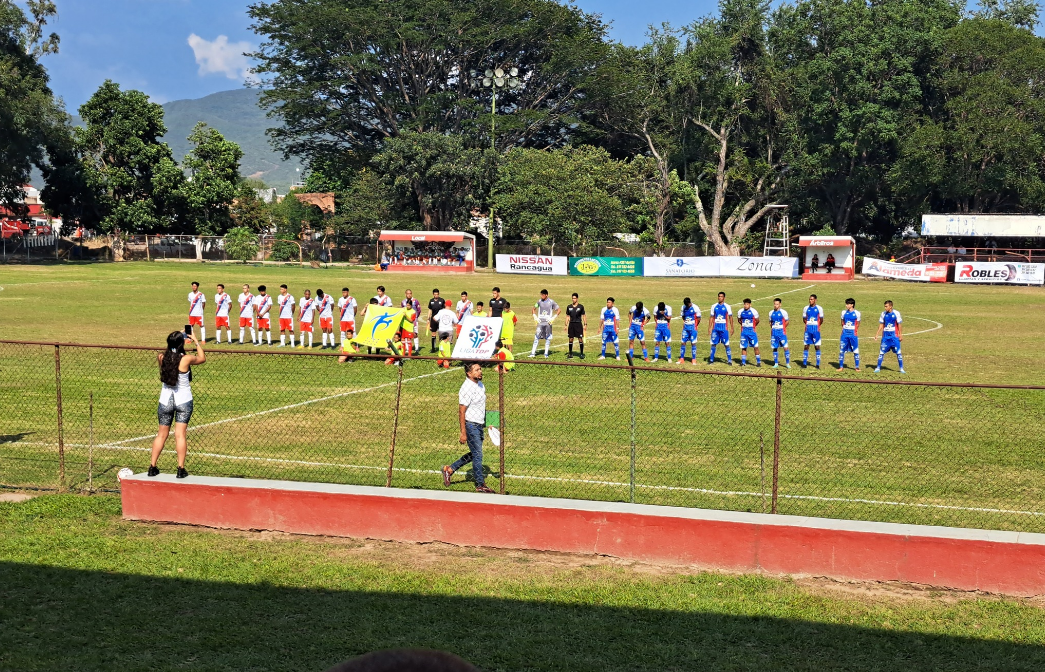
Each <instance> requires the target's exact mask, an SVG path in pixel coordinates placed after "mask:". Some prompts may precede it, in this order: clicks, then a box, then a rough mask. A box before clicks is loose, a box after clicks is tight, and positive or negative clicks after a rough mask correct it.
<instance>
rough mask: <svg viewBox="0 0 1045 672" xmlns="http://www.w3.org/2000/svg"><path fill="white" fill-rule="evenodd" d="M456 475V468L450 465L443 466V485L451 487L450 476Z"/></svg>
mask: <svg viewBox="0 0 1045 672" xmlns="http://www.w3.org/2000/svg"><path fill="white" fill-rule="evenodd" d="M453 475H454V470H453V469H451V468H450V465H449V464H448V465H445V466H444V467H443V486H445V487H447V488H449V487H450V477H451V476H453Z"/></svg>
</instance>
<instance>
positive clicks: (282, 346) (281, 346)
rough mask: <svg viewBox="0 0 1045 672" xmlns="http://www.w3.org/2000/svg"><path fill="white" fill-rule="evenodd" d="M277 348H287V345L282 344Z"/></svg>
mask: <svg viewBox="0 0 1045 672" xmlns="http://www.w3.org/2000/svg"><path fill="white" fill-rule="evenodd" d="M276 347H277V348H285V347H286V346H285V345H283V344H282V343H280V344H279V345H277V346H276Z"/></svg>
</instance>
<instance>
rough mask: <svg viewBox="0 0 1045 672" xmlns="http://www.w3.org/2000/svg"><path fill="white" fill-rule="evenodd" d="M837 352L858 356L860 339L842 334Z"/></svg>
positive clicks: (852, 335)
mask: <svg viewBox="0 0 1045 672" xmlns="http://www.w3.org/2000/svg"><path fill="white" fill-rule="evenodd" d="M839 351H840V352H854V353H856V354H860V339H859V338H857V337H856V334H846V333H843V334H842V341H841V345H840V346H839Z"/></svg>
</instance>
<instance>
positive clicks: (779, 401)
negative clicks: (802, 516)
mask: <svg viewBox="0 0 1045 672" xmlns="http://www.w3.org/2000/svg"><path fill="white" fill-rule="evenodd" d="M783 401H784V379H783V378H781V377H780V373H779V372H777V374H776V420H775V422H774V424H773V508H772V513H776V512H777V484H778V482H779V480H780V413H781V406H782V405H783Z"/></svg>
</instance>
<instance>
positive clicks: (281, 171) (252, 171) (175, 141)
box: [163, 89, 301, 193]
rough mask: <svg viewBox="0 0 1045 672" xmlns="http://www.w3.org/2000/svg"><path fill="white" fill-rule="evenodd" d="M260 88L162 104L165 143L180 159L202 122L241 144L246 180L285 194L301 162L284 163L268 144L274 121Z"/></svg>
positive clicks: (242, 167) (295, 176)
mask: <svg viewBox="0 0 1045 672" xmlns="http://www.w3.org/2000/svg"><path fill="white" fill-rule="evenodd" d="M260 95H261V94H260V92H259V91H258V90H257V89H236V90H234V91H222V92H220V93H214V94H211V95H209V96H205V97H203V98H199V99H196V100H172V101H171V102H169V103H165V104H164V105H163V112H164V121H165V123H166V124H167V135H166V136H165V137H164V140H165V141H166V142H167V144H169V145H170V146H171V149H172V150H173V151H174V158H175V159H177V160H179V161H180V160H181V159H182V157H183V156H185V153H186V152H188V151H189V143H188V141H187V140H186V138H187V137H188V135H189V133H190V132H192V127H193V126H195V125H196V122H198V121H203V122H206V123H207V124H208V125H209V126H212V127H214V128H216V129H218V131H219V132H220V133H221V134H222V135H224V136H225V137H226V138H227V139H229V140H232V141H233V142H236V143H238V144H239V146H240V148H242V149H243V161H242V164H241V171H240V172H241V173H242V174H243V176H244V177H255V178H258V179H260V180H263V181H264V182H265V184H267V185H269V186H270V187H276V188H277V189H279V190H280V192H283V193H285V192H286V191H287V190H288V189H289V188H290V185H291V184H293V183H294V181H295V180H296V179H297V177H298V175H299V173H297V172H296V171H295V168H300V167H301V164H300V162H298V161H295V160H291V161H284V160H283V157H282V156H280V154H279V153H278V152H276V151H275V150H273V149H272V146H271V145H270V144H269V139H268V136H266V135H265V129H266V128H268V127H269V126H271V125H272V124H273V120H271V119H269V118H268V117H266V116H265V111H264V110H262V109H261V108H260V107H258V96H260Z"/></svg>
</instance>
